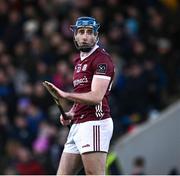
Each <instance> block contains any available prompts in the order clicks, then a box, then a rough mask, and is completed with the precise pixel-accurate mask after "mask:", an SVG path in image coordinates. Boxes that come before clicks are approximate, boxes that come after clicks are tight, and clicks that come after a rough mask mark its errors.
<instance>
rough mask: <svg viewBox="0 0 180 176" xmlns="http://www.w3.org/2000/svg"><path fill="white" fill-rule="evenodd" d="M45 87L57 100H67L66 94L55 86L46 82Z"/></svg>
mask: <svg viewBox="0 0 180 176" xmlns="http://www.w3.org/2000/svg"><path fill="white" fill-rule="evenodd" d="M43 85H44V86H45V87H46V89H47V90H48V91H49V93H50V94H51V95H52V96H53V97H54V98H55V99H58V97H62V98H65V92H64V91H62V90H60V89H58V88H57V87H56V86H55V85H54V84H52V83H50V82H48V81H44V82H43Z"/></svg>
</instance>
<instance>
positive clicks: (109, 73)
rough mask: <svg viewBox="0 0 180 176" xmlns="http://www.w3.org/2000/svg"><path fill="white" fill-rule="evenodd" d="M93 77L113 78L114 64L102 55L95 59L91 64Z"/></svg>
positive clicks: (108, 57) (109, 58)
mask: <svg viewBox="0 0 180 176" xmlns="http://www.w3.org/2000/svg"><path fill="white" fill-rule="evenodd" d="M92 68H93V72H94V76H97V77H102V78H107V79H108V78H109V79H111V78H113V75H114V64H113V63H112V59H111V57H110V56H109V55H106V54H103V55H99V56H97V57H96V59H95V60H94V62H93V64H92Z"/></svg>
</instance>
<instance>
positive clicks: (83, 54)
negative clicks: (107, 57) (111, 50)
mask: <svg viewBox="0 0 180 176" xmlns="http://www.w3.org/2000/svg"><path fill="white" fill-rule="evenodd" d="M97 48H99V46H98V45H97V44H96V45H95V46H94V47H93V48H92V50H91V51H89V52H88V53H85V52H82V51H81V52H80V58H81V61H83V60H84V59H86V58H87V57H88V56H90V55H91V54H92V53H93V52H94V51H95V50H96V49H97Z"/></svg>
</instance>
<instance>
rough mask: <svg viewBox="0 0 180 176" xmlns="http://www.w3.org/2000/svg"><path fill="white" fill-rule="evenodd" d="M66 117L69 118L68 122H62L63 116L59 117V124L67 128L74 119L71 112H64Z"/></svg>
mask: <svg viewBox="0 0 180 176" xmlns="http://www.w3.org/2000/svg"><path fill="white" fill-rule="evenodd" d="M66 116H67V117H68V118H69V119H68V120H64V118H63V116H62V115H61V116H60V122H61V124H62V125H63V126H67V125H69V124H70V123H71V120H72V119H73V117H74V114H73V113H72V112H66Z"/></svg>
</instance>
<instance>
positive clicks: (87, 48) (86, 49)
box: [74, 40, 95, 52]
mask: <svg viewBox="0 0 180 176" xmlns="http://www.w3.org/2000/svg"><path fill="white" fill-rule="evenodd" d="M74 44H75V46H76V48H77V50H78V51H82V52H89V51H91V49H92V48H93V47H94V45H95V43H94V44H92V45H90V44H82V45H81V46H79V45H78V43H77V41H75V40H74Z"/></svg>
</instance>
